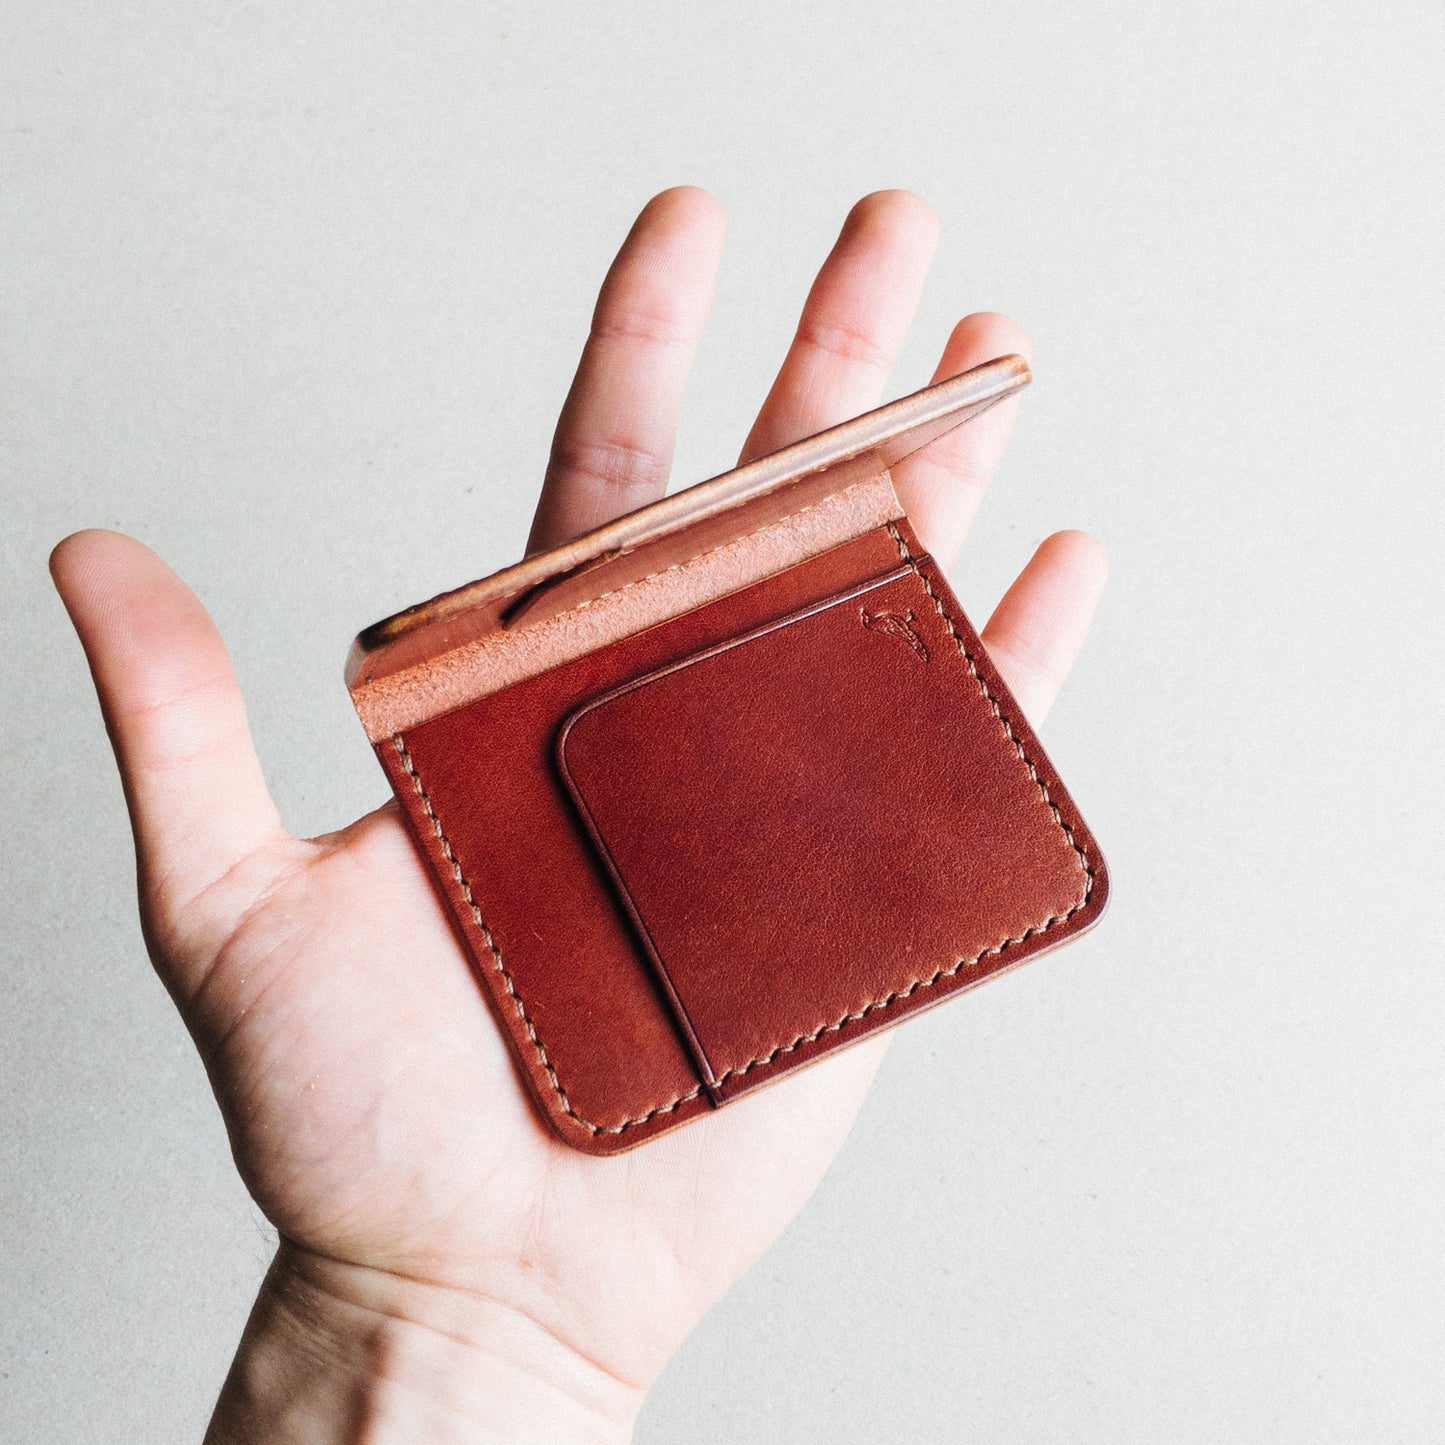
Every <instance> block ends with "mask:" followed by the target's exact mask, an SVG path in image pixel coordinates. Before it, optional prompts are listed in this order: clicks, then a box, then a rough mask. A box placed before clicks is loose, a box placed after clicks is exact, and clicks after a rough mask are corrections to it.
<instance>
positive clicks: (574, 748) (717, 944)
mask: <svg viewBox="0 0 1445 1445" xmlns="http://www.w3.org/2000/svg"><path fill="white" fill-rule="evenodd" d="M889 530H890V531H891V532H892V533H893V535H894V538H895V540H896V541H897V543H898V555H899V565H898V566H897V567H896V568H895V569H893V570H891V571H889V572H887V573H885V574H884V575H882V576H879V577H876V578H874V579H873V580H871V581H868V582H866V583H863V584H861V585H856V586H853V587H851V588H848V589H847V590H845V591H843V592H841V593H838V594H836V595H834V596H831V597H829V598H827V599H825V600H823V601H821V602H817V603H814V604H811V605H809V606H807V607H804V608H803V609H801V610H799V611H796V612H792V613H790V614H788V615H786V616H784V617H782V618H780V619H778V620H777V621H773V622H769V623H766V624H765V625H762V626H759V627H756V628H754V629H753V630H751V631H748V632H746V633H743V634H741V635H739V636H736V637H733V638H730V639H728V640H726V641H724V642H721V643H719V644H716V645H713V646H710V647H707V648H705V649H703V650H700V651H698V652H695V653H693V654H692V655H690V656H687V657H684V658H682V659H681V660H680V661H676V662H673V663H671V664H669V665H668V666H665V667H662V668H660V669H657V670H655V671H653V672H650V673H648V674H646V675H644V676H642V677H639V678H636V679H635V680H632V681H629V682H627V683H625V684H623V685H622V686H619V687H616V688H614V689H612V690H610V691H608V692H605V693H604V694H602V695H601V696H599V697H596V698H594V699H592V700H590V701H588V702H586V703H585V704H583V705H582V706H580V707H578V708H577V709H575V710H574V711H573V712H572V713H571V715H570V716H569V717H568V718H567V720H566V721H565V722H564V724H563V726H562V728H561V730H560V732H559V735H558V740H557V757H558V762H559V765H560V770H561V773H562V776H563V778H564V781H565V783H566V786H567V788H568V789H569V791H570V793H571V795H572V797H573V799H574V801H575V803H576V806H577V808H578V810H579V813H580V815H581V817H582V819H583V821H584V823H585V825H586V828H587V830H588V832H589V834H590V835H591V837H592V839H593V842H594V844H595V846H596V848H597V850H598V852H599V855H600V857H601V858H602V860H603V862H604V864H605V866H606V868H607V870H608V872H609V873H610V875H611V877H612V880H613V883H614V886H615V887H616V889H617V892H618V894H619V897H620V898H621V900H622V902H623V904H624V906H625V908H626V911H627V913H628V914H629V915H630V916H631V919H632V921H633V924H634V926H635V928H636V930H637V934H638V939H639V942H640V944H641V946H642V948H643V950H644V951H645V953H646V954H647V955H648V957H649V958H650V960H651V962H652V965H653V967H654V968H655V969H656V971H657V974H658V976H659V979H660V981H661V983H662V985H663V988H664V991H665V993H666V994H667V996H668V998H669V999H670V1001H671V1003H672V1005H673V1008H674V1009H675V1011H676V1014H677V1018H678V1022H679V1024H680V1027H681V1030H682V1032H683V1034H684V1036H685V1038H686V1040H687V1042H688V1044H689V1046H690V1048H691V1049H692V1051H693V1054H694V1059H695V1062H696V1064H697V1067H698V1070H699V1074H700V1076H701V1078H702V1080H703V1082H704V1085H705V1087H706V1088H707V1089H708V1091H709V1093H710V1094H712V1096H713V1098H714V1100H715V1101H721V1100H722V1099H724V1098H726V1097H730V1096H731V1095H733V1094H735V1093H737V1092H740V1091H741V1090H743V1089H745V1088H747V1087H750V1086H751V1085H753V1084H755V1083H759V1082H762V1081H764V1080H765V1079H766V1078H768V1077H771V1074H772V1073H773V1072H775V1071H776V1070H775V1069H773V1068H770V1067H769V1066H772V1065H774V1064H776V1063H778V1061H779V1060H780V1059H782V1060H783V1062H787V1060H786V1059H783V1056H786V1055H790V1054H794V1053H795V1052H796V1051H798V1050H803V1049H807V1048H808V1047H809V1046H810V1045H814V1044H817V1043H818V1041H819V1040H822V1039H824V1038H825V1036H827V1035H830V1034H836V1033H837V1032H838V1031H840V1030H843V1029H845V1028H847V1029H849V1030H850V1032H853V1033H862V1032H864V1031H866V1030H867V1029H869V1028H871V1027H873V1026H875V1025H877V1024H881V1023H884V1022H888V1021H890V1019H889V1017H888V1016H889V1015H897V1014H901V1013H903V1012H909V1011H912V1010H913V1009H915V1008H918V1007H922V1006H924V1005H926V1004H927V1003H929V1002H932V1001H933V1000H935V999H937V998H941V997H944V996H946V995H947V994H949V993H951V992H954V991H955V990H957V989H958V988H961V987H966V986H968V985H969V984H972V983H975V982H978V981H980V980H981V979H983V978H985V977H987V976H989V975H990V974H992V973H995V972H998V971H999V970H1001V969H1003V968H1005V967H1008V966H1010V965H1012V964H1013V963H1015V962H1018V961H1021V960H1022V959H1023V958H1024V957H1027V956H1030V955H1032V954H1034V953H1036V952H1038V951H1039V950H1040V949H1041V948H1044V947H1048V946H1050V945H1052V944H1053V943H1054V942H1057V941H1062V939H1063V938H1064V937H1065V936H1068V935H1071V934H1073V933H1076V932H1078V931H1079V929H1080V928H1082V927H1083V926H1085V925H1086V923H1088V922H1091V921H1092V919H1093V917H1094V916H1097V913H1098V911H1099V908H1100V907H1101V906H1102V902H1103V887H1102V873H1101V870H1100V869H1099V868H1097V867H1096V861H1095V859H1094V858H1093V857H1092V856H1091V853H1090V840H1089V838H1088V835H1087V833H1086V832H1085V830H1084V829H1083V826H1082V823H1081V822H1080V821H1079V819H1078V818H1077V815H1076V814H1075V813H1074V812H1073V808H1072V804H1071V803H1070V802H1069V800H1068V798H1067V795H1066V794H1065V793H1064V791H1063V789H1062V787H1061V785H1060V784H1059V782H1058V779H1057V777H1056V776H1055V775H1054V774H1053V772H1052V769H1051V768H1049V766H1048V763H1047V760H1046V759H1044V758H1043V756H1042V754H1041V753H1039V752H1038V751H1037V743H1036V741H1035V739H1034V738H1033V735H1032V733H1031V732H1030V731H1029V730H1028V727H1027V724H1025V723H1024V722H1023V720H1022V719H1021V717H1019V715H1018V713H1017V708H1016V705H1015V704H1014V703H1013V701H1012V699H1011V698H1009V696H1008V694H1007V692H1006V691H1005V690H1004V689H1003V685H1002V683H1001V681H999V679H998V677H997V674H996V673H994V672H993V670H992V668H991V666H990V665H989V664H988V662H987V659H986V658H985V657H984V656H983V654H982V650H981V648H980V647H979V644H978V641H977V638H976V637H975V636H974V635H973V633H972V631H971V629H969V628H968V624H967V622H966V621H965V620H964V619H963V618H962V615H961V613H958V612H957V611H956V607H955V605H954V604H952V599H951V594H949V593H948V591H947V588H946V586H944V584H943V582H942V579H941V577H939V576H938V574H937V572H936V570H935V569H934V567H933V564H932V562H931V560H930V559H928V558H927V557H914V556H913V555H912V554H911V553H910V552H909V550H908V548H907V546H906V545H905V543H904V540H903V537H902V536H901V534H900V533H899V532H898V531H897V529H896V528H893V527H890V528H889ZM1086 915H1087V916H1086Z"/></svg>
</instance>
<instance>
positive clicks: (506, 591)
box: [346, 356, 1030, 687]
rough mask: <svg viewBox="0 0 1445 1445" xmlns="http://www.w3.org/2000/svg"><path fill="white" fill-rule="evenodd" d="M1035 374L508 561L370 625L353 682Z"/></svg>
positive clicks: (900, 407)
mask: <svg viewBox="0 0 1445 1445" xmlns="http://www.w3.org/2000/svg"><path fill="white" fill-rule="evenodd" d="M1029 380H1030V373H1029V368H1028V364H1027V362H1025V361H1024V359H1023V358H1022V357H1021V356H1001V357H998V358H996V359H995V360H993V361H989V362H985V363H984V364H983V365H981V366H976V367H974V368H972V370H970V371H966V372H963V373H962V374H961V375H959V376H954V377H949V378H948V379H947V380H945V381H941V382H936V383H935V384H933V385H932V386H927V387H924V388H923V389H922V390H921V391H916V392H914V393H913V394H912V395H910V396H905V397H901V398H899V399H898V400H897V401H893V402H889V403H888V404H887V405H886V406H882V407H879V408H877V409H876V410H874V411H870V412H866V413H865V414H864V415H862V416H859V417H855V418H854V419H853V420H852V421H848V422H844V423H842V424H841V425H840V426H835V427H830V428H828V429H827V430H826V431H822V432H819V433H817V435H815V436H811V437H806V438H804V439H803V440H802V441H799V442H795V443H793V444H792V445H791V446H787V447H784V448H782V449H781V450H780V451H777V452H773V453H771V454H770V455H768V456H765V457H760V458H758V459H757V460H756V461H753V462H749V463H748V464H747V465H745V466H741V467H737V468H735V469H734V470H732V471H730V472H724V473H723V474H722V475H720V476H717V477H713V478H712V479H711V480H709V481H706V482H700V483H698V484H697V485H696V486H693V487H688V488H686V489H684V490H683V491H681V492H676V493H674V494H673V495H671V496H668V497H664V498H662V499H661V500H659V501H656V502H653V503H651V504H649V505H648V506H645V507H640V508H638V509H637V510H636V511H634V512H629V513H627V514H626V515H625V516H622V517H618V518H617V519H616V520H614V521H612V522H608V523H606V524H604V525H603V526H601V527H598V528H595V529H594V530H592V531H590V532H586V533H584V534H583V535H582V536H580V537H576V538H573V539H572V540H571V541H569V542H564V543H562V544H561V545H560V546H558V547H553V548H551V549H550V550H548V551H545V552H539V553H537V554H536V555H535V556H532V557H527V558H525V559H523V560H522V561H521V562H517V563H514V564H513V565H512V566H510V567H504V568H503V569H502V570H501V571H500V572H496V573H493V574H492V575H491V576H490V577H484V578H482V579H481V580H480V581H477V582H470V583H468V584H466V585H465V586H463V587H459V588H456V589H454V590H453V591H451V592H444V593H442V594H441V595H440V596H437V597H433V598H431V599H430V601H427V602H422V603H418V604H417V605H416V606H414V607H409V608H407V609H406V610H405V611H403V612H399V613H396V614H395V615H394V616H392V617H388V618H384V619H383V620H382V621H381V622H378V623H374V624H373V625H372V626H371V627H368V628H366V629H365V630H364V631H363V632H361V633H360V634H359V635H358V636H357V639H356V641H355V643H354V644H353V645H352V650H351V656H350V658H349V659H348V662H347V669H346V682H347V686H348V687H356V686H357V685H358V684H360V683H363V682H366V681H370V680H372V679H376V678H379V677H380V676H381V675H382V674H383V673H385V672H398V673H399V672H401V671H403V670H404V669H405V667H406V666H408V665H410V663H411V662H412V661H414V660H420V657H419V656H417V655H416V653H417V652H422V651H431V652H442V651H446V650H448V644H447V642H446V640H445V634H446V630H447V625H448V624H449V623H451V622H454V621H456V620H458V619H461V618H464V617H466V616H467V614H469V613H484V614H490V616H489V617H488V622H489V623H490V621H491V620H493V619H495V618H497V617H500V616H501V615H502V614H503V613H505V612H506V611H507V610H508V609H509V608H511V607H512V606H514V605H515V603H516V602H517V601H518V600H520V601H521V602H522V603H523V605H524V606H525V604H526V600H527V598H528V595H529V594H530V593H531V592H532V591H533V590H534V589H544V588H546V587H548V586H550V585H551V584H552V583H553V582H554V581H555V580H556V579H558V578H565V577H567V576H568V575H570V574H573V573H579V572H584V571H586V570H587V569H589V568H591V567H592V566H594V565H595V564H597V563H598V562H603V563H605V562H606V561H608V560H609V559H610V558H614V557H617V556H619V555H621V554H624V553H627V552H630V551H633V550H635V549H637V548H641V547H645V546H648V545H649V544H651V543H654V542H656V541H657V540H658V539H659V538H660V537H663V536H665V535H666V534H667V533H670V532H676V531H678V530H679V529H682V528H688V527H693V526H696V525H697V524H698V523H699V522H702V521H704V520H705V519H707V518H711V517H715V516H717V515H718V514H720V513H723V512H727V511H730V510H732V509H734V508H737V507H739V506H740V505H742V504H746V503H750V502H753V501H755V500H756V499H757V498H759V497H761V496H763V495H766V494H767V493H769V492H772V491H775V490H777V489H779V488H781V487H787V486H791V485H794V484H796V483H797V482H798V481H799V480H800V479H803V478H806V477H809V476H812V475H814V474H816V473H819V472H829V471H831V472H833V473H834V476H835V480H836V485H837V489H839V490H841V488H842V487H843V486H844V485H846V484H847V483H848V482H851V481H853V480H855V479H856V478H857V477H859V476H868V475H873V474H875V473H877V472H880V471H884V470H886V469H887V468H888V467H891V466H894V465H896V464H897V463H898V462H899V461H901V460H902V459H903V458H904V457H905V456H908V455H909V454H911V453H912V452H914V451H917V450H920V449H921V448H923V447H925V446H927V445H928V444H929V443H930V442H932V441H935V440H937V438H939V437H940V436H943V435H944V434H946V433H947V432H949V431H951V430H952V429H953V428H954V427H956V426H959V425H961V424H962V423H963V422H965V421H967V420H968V419H969V418H971V417H974V416H978V415H979V414H981V413H982V412H984V411H987V410H988V409H989V408H990V407H992V406H996V405H997V404H998V403H999V402H1000V401H1002V400H1003V399H1004V398H1005V397H1007V396H1011V395H1012V394H1013V393H1014V392H1016V391H1018V390H1019V389H1020V388H1021V387H1023V386H1026V385H1027V384H1028V382H1029ZM472 630H473V633H474V635H475V634H476V633H477V632H479V631H480V629H479V628H477V627H476V626H475V625H474V626H473V629H472ZM435 631H440V632H441V634H442V640H441V642H440V643H439V644H438V645H432V646H424V647H422V648H420V649H416V651H415V652H413V653H412V655H410V656H408V657H406V658H405V659H404V660H403V661H402V663H401V665H399V666H388V665H387V664H386V661H385V655H386V653H387V652H388V650H390V649H391V648H392V647H393V646H394V645H395V644H397V643H398V642H400V641H403V640H406V639H410V638H413V637H415V635H416V634H417V633H419V632H435Z"/></svg>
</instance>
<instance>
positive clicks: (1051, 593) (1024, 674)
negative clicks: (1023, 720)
mask: <svg viewBox="0 0 1445 1445" xmlns="http://www.w3.org/2000/svg"><path fill="white" fill-rule="evenodd" d="M1108 574H1109V566H1108V563H1107V562H1106V561H1105V558H1104V549H1103V547H1101V546H1100V545H1099V543H1098V542H1096V541H1095V540H1094V539H1093V538H1092V537H1091V536H1089V534H1088V533H1087V532H1055V533H1054V535H1053V536H1052V537H1048V538H1046V539H1045V540H1044V542H1043V543H1042V544H1041V545H1040V547H1039V549H1038V551H1037V552H1035V553H1034V555H1033V556H1032V557H1031V558H1030V559H1029V563H1028V565H1027V566H1026V567H1025V568H1024V570H1023V571H1022V572H1020V573H1019V575H1018V577H1017V578H1016V579H1015V581H1014V583H1013V585H1012V586H1011V587H1010V588H1009V589H1008V591H1007V592H1005V593H1004V595H1003V599H1002V600H1001V601H1000V602H999V604H998V606H997V607H996V608H995V609H994V613H993V616H992V617H990V618H989V620H988V625H987V626H986V627H985V628H984V630H983V644H984V646H985V647H986V648H987V649H988V655H989V657H990V658H991V659H992V660H993V664H994V666H995V667H997V668H998V670H999V672H1000V673H1002V674H1003V680H1004V681H1005V682H1006V683H1007V684H1008V687H1009V691H1010V692H1012V693H1013V695H1014V697H1016V698H1017V699H1018V702H1019V706H1020V707H1022V708H1023V710H1024V715H1025V716H1026V717H1027V718H1028V720H1029V721H1030V722H1031V723H1032V724H1033V725H1034V726H1035V727H1037V726H1038V725H1039V724H1040V723H1041V722H1042V721H1043V720H1044V715H1045V714H1046V713H1047V712H1048V710H1049V708H1050V707H1051V706H1052V705H1053V701H1054V699H1055V698H1056V697H1057V696H1058V695H1059V689H1060V688H1061V687H1062V686H1063V684H1064V679H1065V678H1066V677H1067V676H1068V675H1069V669H1070V668H1071V667H1073V665H1074V659H1075V658H1076V657H1077V656H1078V655H1079V650H1080V649H1081V648H1082V647H1083V645H1084V638H1085V637H1086V636H1087V635H1088V631H1089V624H1090V622H1092V621H1093V618H1094V609H1095V608H1096V607H1097V606H1098V605H1099V597H1100V594H1101V593H1102V592H1103V590H1104V582H1105V579H1106V578H1107V577H1108Z"/></svg>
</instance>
